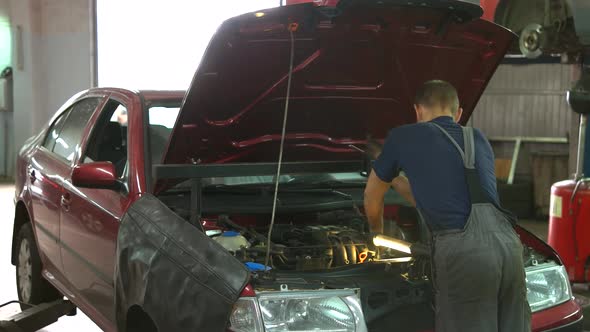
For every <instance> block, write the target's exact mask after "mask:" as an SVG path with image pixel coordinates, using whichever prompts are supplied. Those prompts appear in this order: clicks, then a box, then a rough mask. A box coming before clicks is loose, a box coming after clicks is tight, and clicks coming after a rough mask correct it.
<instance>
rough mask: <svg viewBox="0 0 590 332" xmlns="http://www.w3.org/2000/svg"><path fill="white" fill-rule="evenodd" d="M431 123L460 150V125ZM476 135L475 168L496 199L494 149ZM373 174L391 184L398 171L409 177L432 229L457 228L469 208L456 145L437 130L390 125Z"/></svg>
mask: <svg viewBox="0 0 590 332" xmlns="http://www.w3.org/2000/svg"><path fill="white" fill-rule="evenodd" d="M431 122H434V123H436V124H438V125H439V126H441V127H442V128H444V129H445V130H446V131H447V132H448V133H449V134H450V135H451V136H452V137H453V138H454V139H455V140H456V141H457V143H459V145H460V146H461V148H462V149H464V143H463V132H462V129H461V126H460V125H459V124H457V123H456V122H454V121H453V118H451V117H448V116H441V117H438V118H436V119H434V120H432V121H431ZM474 136H475V167H476V169H477V170H478V173H479V178H480V182H481V185H482V189H483V191H484V193H485V194H486V195H487V196H488V198H489V199H490V200H491V201H492V202H493V203H496V204H497V203H498V192H497V190H496V176H495V172H494V152H493V151H492V147H491V146H490V143H489V142H488V140H487V139H486V138H485V137H484V135H483V134H482V133H481V132H480V131H479V130H477V129H476V130H474ZM373 169H374V171H375V173H376V174H377V176H378V177H379V178H380V179H381V180H383V181H385V182H391V180H393V178H394V177H396V176H397V175H398V173H399V171H400V170H403V171H404V173H405V175H406V176H407V177H408V179H409V181H410V185H411V187H412V193H413V195H414V198H415V200H416V205H417V208H418V209H419V210H420V212H422V214H423V216H424V218H425V219H426V222H427V223H428V225H429V226H430V227H431V228H432V229H433V230H445V229H461V228H463V227H464V226H465V223H466V222H467V218H468V217H469V213H470V211H471V201H470V199H469V190H468V188H467V182H466V180H465V168H464V166H463V160H462V159H461V155H460V154H459V151H457V148H456V147H455V146H454V145H453V144H452V143H451V141H450V140H449V139H448V137H446V136H445V135H444V134H443V133H442V132H441V131H440V129H438V128H437V127H436V126H434V125H432V124H430V123H427V122H426V123H416V124H411V125H405V126H401V127H397V128H394V129H392V130H391V131H390V132H389V135H388V136H387V139H386V140H385V144H384V146H383V151H382V152H381V155H380V156H379V158H378V159H377V160H376V161H375V162H374V164H373Z"/></svg>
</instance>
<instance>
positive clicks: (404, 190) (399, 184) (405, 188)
mask: <svg viewBox="0 0 590 332" xmlns="http://www.w3.org/2000/svg"><path fill="white" fill-rule="evenodd" d="M391 186H392V187H393V189H394V190H395V191H397V192H398V194H400V195H402V197H403V198H404V199H405V200H406V201H408V203H410V204H411V205H412V206H414V207H415V206H416V200H415V199H414V195H413V194H412V187H411V186H410V181H409V180H408V178H407V177H405V176H403V175H399V176H398V177H396V178H395V179H393V181H391Z"/></svg>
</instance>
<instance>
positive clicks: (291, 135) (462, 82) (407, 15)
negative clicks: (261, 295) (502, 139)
mask: <svg viewBox="0 0 590 332" xmlns="http://www.w3.org/2000/svg"><path fill="white" fill-rule="evenodd" d="M429 2H430V4H429ZM406 3H407V1H399V0H382V1H376V0H351V1H340V3H339V4H338V7H331V8H329V7H316V6H313V5H312V4H301V5H292V6H284V7H279V8H274V9H268V10H264V11H260V12H257V13H249V14H245V15H241V16H238V17H235V18H232V19H230V20H228V21H226V22H224V23H223V24H222V25H221V27H220V28H219V29H218V31H217V33H216V34H215V36H214V37H213V39H212V40H211V42H210V44H209V46H208V48H207V51H206V52H205V55H204V57H203V59H202V62H201V64H200V66H199V69H198V70H197V72H196V73H195V76H194V78H193V81H192V84H191V87H190V89H189V90H188V92H187V95H186V98H185V100H184V102H183V105H182V109H181V112H180V115H179V117H178V120H177V123H176V126H175V128H174V131H173V134H172V137H171V141H170V144H169V148H168V151H167V153H166V156H165V159H164V160H165V163H175V164H177V163H219V162H229V161H240V162H248V161H257V162H260V161H276V160H277V157H278V150H279V141H280V136H281V135H280V134H281V128H282V120H283V114H284V109H285V96H286V89H287V81H288V80H287V77H288V72H289V59H290V54H291V40H290V32H289V31H290V30H289V29H290V27H291V28H293V29H296V30H295V31H294V32H293V36H294V45H295V46H294V48H295V49H294V67H293V76H292V86H291V97H290V101H289V113H288V123H287V128H286V132H287V136H286V141H285V153H284V160H285V161H306V160H343V159H347V160H348V159H358V158H359V156H360V155H359V153H360V152H359V151H358V149H356V148H355V147H358V148H361V149H363V148H364V144H365V143H366V140H367V137H372V138H376V139H383V138H384V137H385V136H386V134H387V132H388V130H389V129H391V128H393V127H396V126H399V125H403V124H407V123H412V122H414V121H415V112H414V109H413V106H412V104H413V99H414V94H415V91H416V89H417V88H418V87H419V86H420V85H421V84H422V83H423V82H424V81H426V80H431V79H442V80H446V81H449V82H450V83H452V84H453V85H454V86H455V87H456V88H457V90H458V92H459V97H460V100H461V106H462V107H463V110H464V113H463V117H462V118H461V123H463V124H465V123H466V122H467V120H468V119H469V117H470V115H471V113H472V112H473V109H474V107H475V105H476V104H477V101H478V99H479V98H480V95H481V94H482V92H483V90H484V88H485V87H486V85H487V83H488V81H489V79H490V77H491V76H492V74H493V73H494V71H495V69H496V67H497V66H498V64H499V63H500V61H501V60H502V58H503V56H504V54H505V52H506V51H507V49H508V47H509V45H510V43H511V41H512V40H513V38H514V35H513V34H512V33H511V32H510V31H508V30H506V29H504V28H502V27H500V26H498V25H495V24H493V23H490V22H488V21H484V20H481V19H479V16H481V14H482V10H481V8H480V7H479V6H475V5H473V4H468V3H464V2H462V1H444V0H431V1H428V0H426V1H420V3H421V4H423V3H424V5H423V6H420V7H413V6H409V5H404V4H406ZM293 23H295V24H296V26H294V25H293Z"/></svg>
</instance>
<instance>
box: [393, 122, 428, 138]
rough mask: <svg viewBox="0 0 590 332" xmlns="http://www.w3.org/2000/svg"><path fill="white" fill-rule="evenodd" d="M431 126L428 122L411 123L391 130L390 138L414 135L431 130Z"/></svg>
mask: <svg viewBox="0 0 590 332" xmlns="http://www.w3.org/2000/svg"><path fill="white" fill-rule="evenodd" d="M431 127H432V126H431V125H429V124H428V123H427V122H420V123H409V124H405V125H401V126H398V127H395V128H392V129H391V130H389V136H396V135H412V134H414V133H416V132H420V131H424V130H430V129H431Z"/></svg>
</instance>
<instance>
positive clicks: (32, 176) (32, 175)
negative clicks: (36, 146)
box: [29, 169, 37, 183]
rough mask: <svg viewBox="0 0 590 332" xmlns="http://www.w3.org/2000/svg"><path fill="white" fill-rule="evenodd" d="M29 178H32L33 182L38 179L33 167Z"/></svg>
mask: <svg viewBox="0 0 590 332" xmlns="http://www.w3.org/2000/svg"><path fill="white" fill-rule="evenodd" d="M29 180H31V183H33V182H35V180H37V176H36V175H35V170H34V169H32V170H31V171H30V172H29Z"/></svg>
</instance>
